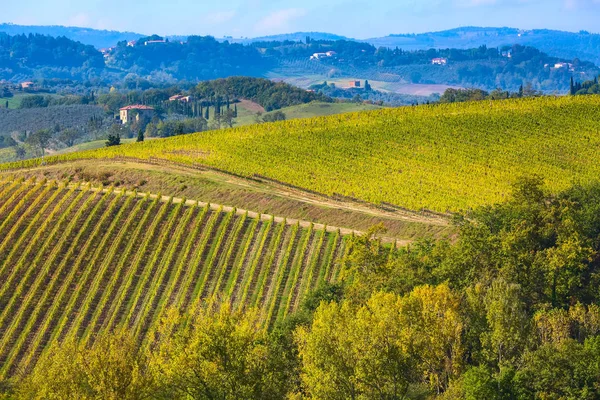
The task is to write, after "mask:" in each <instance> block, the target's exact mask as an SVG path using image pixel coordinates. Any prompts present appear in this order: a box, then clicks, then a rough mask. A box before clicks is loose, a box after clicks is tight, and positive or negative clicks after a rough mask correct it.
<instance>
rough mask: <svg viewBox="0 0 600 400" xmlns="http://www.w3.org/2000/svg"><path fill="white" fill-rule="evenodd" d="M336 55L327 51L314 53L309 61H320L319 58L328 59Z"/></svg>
mask: <svg viewBox="0 0 600 400" xmlns="http://www.w3.org/2000/svg"><path fill="white" fill-rule="evenodd" d="M336 54H337V53H336V52H335V51H333V50H331V51H328V52H327V53H315V54H313V55H312V56H310V59H311V60H320V59H321V58H329V57H333V56H335V55H336Z"/></svg>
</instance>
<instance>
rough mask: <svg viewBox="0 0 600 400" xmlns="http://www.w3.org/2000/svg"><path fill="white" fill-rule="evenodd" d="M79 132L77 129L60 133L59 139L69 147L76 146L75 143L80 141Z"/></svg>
mask: <svg viewBox="0 0 600 400" xmlns="http://www.w3.org/2000/svg"><path fill="white" fill-rule="evenodd" d="M79 136H80V134H79V131H78V130H77V129H75V128H69V129H65V130H64V131H62V132H61V133H60V135H59V136H58V139H59V140H60V141H61V142H63V143H64V144H65V146H67V147H72V146H73V145H75V141H76V140H77V139H79Z"/></svg>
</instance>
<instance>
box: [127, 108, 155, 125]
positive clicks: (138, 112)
mask: <svg viewBox="0 0 600 400" xmlns="http://www.w3.org/2000/svg"><path fill="white" fill-rule="evenodd" d="M119 111H120V117H121V122H122V123H123V125H125V124H128V123H130V122H133V120H136V121H139V120H140V119H141V118H147V119H152V117H154V108H153V107H150V106H144V105H139V104H138V105H133V106H127V107H123V108H121V109H120V110H119Z"/></svg>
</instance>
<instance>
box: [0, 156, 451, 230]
mask: <svg viewBox="0 0 600 400" xmlns="http://www.w3.org/2000/svg"><path fill="white" fill-rule="evenodd" d="M19 177H24V178H31V177H35V178H38V179H56V180H62V179H67V180H69V181H71V182H92V183H93V184H95V185H100V184H103V185H105V186H111V185H114V186H116V187H118V188H126V189H128V190H140V191H143V192H149V193H163V194H169V195H173V196H176V197H186V198H188V199H198V200H202V201H205V202H210V203H215V204H225V205H230V206H236V207H239V208H242V209H246V210H252V211H255V212H259V213H263V214H269V215H278V216H285V217H287V218H295V219H301V220H305V221H312V222H315V223H322V224H325V225H330V226H339V227H345V228H349V229H354V230H358V231H366V230H368V229H369V228H370V227H372V226H373V225H377V224H380V223H381V224H383V225H384V226H385V227H386V229H387V233H386V236H390V237H394V238H398V239H400V240H414V239H416V238H422V237H434V238H439V237H444V236H447V235H453V234H454V229H453V228H452V227H450V226H448V224H447V222H446V221H445V220H443V219H438V218H426V217H424V216H419V215H411V214H407V213H404V212H389V211H388V212H385V211H383V210H380V209H375V208H370V207H364V206H361V205H360V204H356V203H353V202H340V201H330V200H328V199H324V198H322V197H319V196H311V195H309V194H308V193H306V192H302V191H294V190H290V189H288V188H285V187H281V186H279V185H273V184H270V183H269V182H257V181H252V180H247V179H241V178H236V177H233V176H230V175H226V174H221V173H218V172H215V171H211V170H206V171H198V170H194V169H190V168H184V167H181V166H169V165H149V164H142V163H136V162H130V161H125V162H124V161H110V160H101V161H100V160H91V161H87V160H81V161H74V162H70V163H67V164H60V165H49V166H43V167H37V168H32V169H28V170H20V171H16V172H9V173H0V179H7V180H14V179H16V178H19Z"/></svg>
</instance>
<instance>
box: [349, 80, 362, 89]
mask: <svg viewBox="0 0 600 400" xmlns="http://www.w3.org/2000/svg"><path fill="white" fill-rule="evenodd" d="M360 86H361V85H360V81H350V87H351V88H360Z"/></svg>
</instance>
